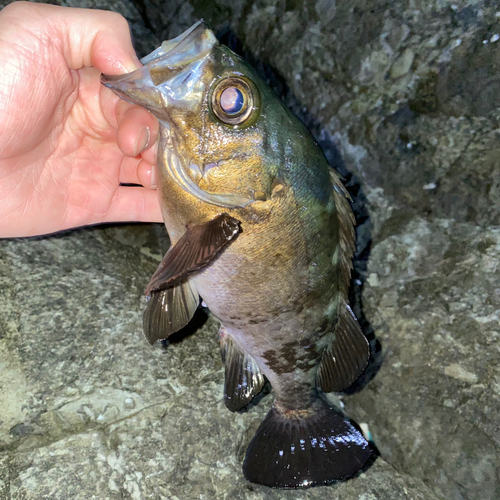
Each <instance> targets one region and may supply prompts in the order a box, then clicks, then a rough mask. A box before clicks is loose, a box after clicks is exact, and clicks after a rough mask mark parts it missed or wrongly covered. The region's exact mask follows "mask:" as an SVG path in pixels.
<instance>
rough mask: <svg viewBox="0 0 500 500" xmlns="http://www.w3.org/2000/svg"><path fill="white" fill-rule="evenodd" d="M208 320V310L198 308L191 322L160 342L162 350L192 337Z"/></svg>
mask: <svg viewBox="0 0 500 500" xmlns="http://www.w3.org/2000/svg"><path fill="white" fill-rule="evenodd" d="M207 320H208V310H207V309H205V308H204V307H199V308H198V309H197V310H196V312H195V313H194V316H193V318H192V319H191V321H190V322H189V323H188V324H187V325H186V326H185V327H184V328H182V329H181V330H179V331H178V332H175V333H173V334H172V335H170V337H168V339H164V340H162V341H161V345H162V347H163V348H165V349H167V348H168V346H169V345H170V344H178V343H179V342H182V341H183V340H184V339H185V338H186V337H189V336H191V335H194V334H195V333H196V332H197V331H198V330H199V329H200V328H201V327H202V326H203V325H204V324H205V323H206V322H207Z"/></svg>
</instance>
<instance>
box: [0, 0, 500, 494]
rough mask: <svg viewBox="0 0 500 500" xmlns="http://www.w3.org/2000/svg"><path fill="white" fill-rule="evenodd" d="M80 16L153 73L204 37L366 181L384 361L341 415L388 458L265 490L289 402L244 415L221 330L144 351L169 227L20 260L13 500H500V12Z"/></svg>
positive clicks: (234, 8)
mask: <svg viewBox="0 0 500 500" xmlns="http://www.w3.org/2000/svg"><path fill="white" fill-rule="evenodd" d="M68 4H70V5H74V6H76V5H77V6H85V7H95V8H112V9H113V10H117V11H119V12H121V13H122V14H124V15H125V16H126V17H127V19H129V21H130V22H131V24H132V31H133V33H134V35H135V37H136V42H137V48H138V52H139V54H140V55H144V54H146V53H147V52H148V51H149V50H151V49H152V48H154V47H155V46H156V45H157V44H158V42H159V41H160V40H162V39H165V38H171V37H173V36H176V35H178V34H179V33H180V32H181V31H182V30H184V29H185V28H187V27H189V26H190V25H191V24H192V23H193V22H194V21H195V20H196V19H197V18H199V17H204V18H205V19H206V20H207V22H208V23H209V24H210V25H211V26H212V27H213V28H214V29H216V30H217V32H218V33H219V35H221V36H222V37H223V39H224V40H225V41H226V42H228V43H230V44H232V45H233V46H237V48H239V49H242V50H243V51H244V53H245V54H246V55H247V56H248V57H249V58H250V59H251V60H253V61H254V62H258V61H260V63H259V68H260V69H261V70H262V71H264V72H266V73H265V74H266V75H267V76H268V77H269V78H270V80H271V83H272V84H273V85H274V86H275V87H276V88H277V90H279V91H280V92H281V94H282V95H283V97H284V99H285V100H286V101H287V103H288V104H289V105H291V106H292V108H293V109H294V110H295V111H296V112H297V113H299V115H300V116H301V117H302V118H303V119H304V120H305V121H306V122H307V123H308V125H310V126H311V127H312V129H313V130H314V132H315V133H316V135H317V138H318V140H319V141H320V143H321V144H322V146H323V147H324V148H325V152H326V154H327V156H328V158H329V159H330V161H331V162H332V164H334V165H335V166H336V167H337V168H338V169H339V170H340V171H341V172H342V173H343V174H344V175H345V176H346V178H347V180H348V186H349V187H350V189H351V192H352V194H353V196H354V197H355V204H354V206H355V208H356V211H357V216H358V222H359V228H358V233H359V244H358V253H357V269H356V270H357V274H356V276H355V278H356V280H358V282H357V284H356V286H355V293H354V297H355V298H357V303H356V310H357V312H358V313H359V314H360V316H361V318H363V326H364V327H365V330H366V332H367V333H368V334H369V336H370V338H372V344H373V346H374V348H375V349H374V351H375V356H374V362H373V365H372V367H371V369H370V370H369V373H368V376H367V377H365V379H364V381H362V383H360V384H358V386H362V385H365V387H364V388H362V390H358V391H357V392H355V393H354V394H351V395H346V396H344V397H343V401H344V403H345V405H346V411H347V413H348V415H350V416H352V417H353V418H354V419H355V420H356V421H357V422H360V423H361V422H363V423H367V424H368V426H369V429H370V431H371V433H372V436H373V440H374V442H375V444H376V446H377V447H378V449H379V451H380V453H381V457H382V458H379V459H378V460H377V461H376V462H375V463H374V465H373V466H372V467H371V468H370V469H368V470H367V471H366V472H365V473H363V474H361V475H360V476H359V477H356V478H354V479H352V480H350V481H347V482H345V483H339V484H336V485H333V486H330V487H323V488H315V489H311V490H306V491H302V492H298V493H297V492H289V491H275V490H268V489H265V488H259V487H255V486H251V485H249V484H248V483H246V482H245V481H244V480H243V478H242V477H241V469H240V467H241V461H242V459H243V456H244V451H245V448H246V444H247V443H248V442H249V440H250V439H251V437H252V435H253V432H254V431H255V430H256V427H257V426H258V424H259V422H260V419H261V418H262V417H263V415H264V414H265V412H266V410H267V408H268V407H269V405H270V403H271V396H270V395H266V396H264V397H263V398H262V400H261V401H260V402H259V404H257V405H252V406H251V407H250V408H249V409H248V411H245V412H241V413H237V414H231V413H230V412H228V411H227V410H226V409H225V408H224V405H223V403H222V378H223V370H222V364H221V361H220V356H219V353H218V346H217V340H216V331H217V321H216V320H215V319H214V318H209V319H208V321H206V323H204V324H203V326H202V327H201V328H200V329H199V330H198V331H196V333H194V334H193V335H190V336H187V337H186V338H184V339H183V340H182V342H178V343H172V344H171V345H169V346H167V347H166V348H164V347H160V346H157V347H155V348H153V349H151V348H150V347H149V346H148V345H147V344H146V343H145V341H144V340H143V338H142V334H141V309H142V292H143V289H144V287H145V285H146V283H147V281H148V278H149V276H150V274H151V273H152V272H153V270H154V269H155V266H156V263H157V262H158V260H159V259H160V255H161V253H162V251H164V250H165V248H166V242H165V240H164V239H162V248H161V249H160V247H159V246H158V237H159V235H160V236H161V235H162V233H161V231H160V229H158V226H131V227H124V226H122V227H113V228H111V227H109V228H104V229H88V230H81V231H77V232H69V233H67V234H64V235H60V236H55V237H50V238H43V239H35V240H33V239H30V240H17V241H2V242H0V282H1V286H0V304H1V311H2V312H1V313H0V374H1V376H0V498H6V499H7V498H9V499H10V498H12V499H14V498H33V499H35V498H36V499H38V498H51V499H52V498H54V499H58V498H60V499H66V498H76V499H78V498H81V499H84V498H85V499H89V498H99V499H100V498H138V499H139V498H157V499H163V498H165V499H169V500H170V499H176V498H178V499H182V500H184V499H195V498H206V499H212V498H217V499H219V498H220V499H224V498H227V499H230V498H231V499H232V498H241V499H243V498H244V499H285V498H301V499H305V498H325V497H326V496H327V497H328V498H339V499H340V498H342V499H346V500H351V499H356V500H372V499H384V500H385V499H387V500H391V499H434V498H437V499H452V500H473V499H474V500H475V499H477V498H481V499H482V500H483V499H484V500H494V499H497V498H500V478H499V475H498V474H499V472H498V471H499V470H500V437H499V436H500V418H499V417H498V415H499V414H500V363H499V360H500V285H499V284H498V283H500V279H499V278H500V268H499V261H500V227H499V224H500V97H499V96H500V45H499V44H500V40H499V38H500V37H498V34H500V5H499V4H498V3H496V2H487V1H475V0H463V1H458V2H449V1H446V0H439V1H430V0H426V1H413V0H411V1H402V0H396V1H394V2H390V3H387V2H381V1H380V0H378V1H375V0H371V1H370V0H353V1H352V2H334V1H327V0H318V1H316V2H313V1H309V2H305V1H300V0H299V1H296V2H285V1H284V0H267V1H265V2H264V1H260V2H251V1H242V0H233V1H231V2H227V1H225V0H215V1H214V2H211V3H208V2H201V1H198V0H191V1H190V2H185V1H180V0H178V1H169V2H168V3H165V2H159V1H158V0H151V1H149V2H148V3H143V2H139V1H138V0H137V2H136V3H135V4H134V3H130V2H117V3H115V2H108V1H105V0H103V1H102V2H90V1H89V2H76V1H73V2H68ZM235 37H237V39H239V40H240V42H241V44H242V45H241V46H240V45H238V44H236V42H235ZM269 67H272V68H273V69H274V73H271V72H269V71H268V69H269ZM162 238H164V236H162ZM367 259H368V260H367ZM360 297H362V300H360ZM202 322H203V321H202V318H200V323H202ZM372 332H374V334H375V336H376V339H377V340H378V342H380V345H381V347H382V350H381V351H380V352H377V346H378V344H377V342H376V340H375V339H373V334H372ZM379 365H380V369H378V368H379ZM377 369H378V371H377ZM370 377H373V378H372V379H371V380H369V379H370ZM389 464H390V465H389Z"/></svg>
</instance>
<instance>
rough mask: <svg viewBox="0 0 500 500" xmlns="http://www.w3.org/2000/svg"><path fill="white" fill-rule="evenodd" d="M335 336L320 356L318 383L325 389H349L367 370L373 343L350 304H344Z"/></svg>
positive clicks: (335, 390) (329, 390)
mask: <svg viewBox="0 0 500 500" xmlns="http://www.w3.org/2000/svg"><path fill="white" fill-rule="evenodd" d="M340 309H341V311H340V315H339V321H338V323H337V327H336V329H335V338H334V340H333V342H332V343H331V345H330V346H329V347H328V349H327V350H326V351H325V353H324V354H323V357H322V358H321V362H320V365H319V367H318V375H317V380H318V385H319V387H320V388H321V390H322V391H324V392H340V391H343V390H345V389H347V388H348V387H349V386H350V385H351V384H352V383H353V382H354V381H355V380H356V379H357V378H358V377H359V376H360V375H361V374H362V373H363V371H364V369H365V368H366V365H367V364H368V359H369V357H370V345H369V344H368V340H367V339H366V337H365V336H364V334H363V332H362V331H361V328H360V327H359V324H358V321H357V320H356V317H355V316H354V314H353V312H352V311H351V308H350V307H349V306H348V305H347V304H345V303H344V304H341V306H340Z"/></svg>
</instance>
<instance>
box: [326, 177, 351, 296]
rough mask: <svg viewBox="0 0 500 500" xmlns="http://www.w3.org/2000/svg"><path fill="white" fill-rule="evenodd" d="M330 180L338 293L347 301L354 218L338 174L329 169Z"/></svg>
mask: <svg viewBox="0 0 500 500" xmlns="http://www.w3.org/2000/svg"><path fill="white" fill-rule="evenodd" d="M330 178H331V180H332V187H333V199H334V201H335V208H336V209H337V223H338V225H339V245H340V260H339V269H340V285H341V290H340V292H341V294H342V297H343V299H344V300H347V294H348V293H349V283H350V281H351V271H352V268H353V264H352V255H353V253H354V250H355V248H356V232H355V231H354V225H355V224H356V218H355V217H354V214H353V213H352V209H351V205H350V204H349V201H352V198H351V196H350V195H349V193H348V192H347V189H346V188H345V186H344V184H342V181H341V180H340V176H339V174H337V172H335V170H333V169H330Z"/></svg>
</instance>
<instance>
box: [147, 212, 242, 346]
mask: <svg viewBox="0 0 500 500" xmlns="http://www.w3.org/2000/svg"><path fill="white" fill-rule="evenodd" d="M239 232H240V226H239V221H237V220H236V219H234V218H233V217H231V216H229V215H228V214H221V215H219V216H217V217H216V218H215V219H213V220H211V221H209V222H206V223H204V224H199V225H193V226H189V227H188V228H187V230H186V232H185V233H184V234H183V235H182V237H181V238H180V240H179V241H178V242H177V244H175V245H174V246H172V247H170V249H169V250H168V252H167V253H166V254H165V257H164V258H163V260H162V261H161V263H160V265H159V266H158V269H157V270H156V272H155V273H154V274H153V276H152V278H151V281H150V282H149V285H148V287H147V289H146V297H147V299H148V304H147V306H146V309H145V310H144V316H143V328H144V334H145V335H146V338H147V340H148V342H149V343H150V344H154V343H155V342H156V341H157V340H159V339H165V338H167V337H168V336H169V335H171V334H172V333H174V332H177V331H179V330H180V329H181V328H183V327H184V326H186V325H187V324H188V323H189V321H190V320H191V318H192V317H193V315H194V313H195V311H196V309H197V307H198V305H199V301H200V298H199V295H198V291H197V290H196V287H195V285H194V284H193V283H192V282H191V281H190V280H189V277H190V276H191V275H192V274H194V273H196V272H197V271H200V270H201V269H203V268H204V267H206V266H208V265H209V264H211V263H212V262H213V261H214V260H215V259H216V258H217V256H218V255H219V254H220V252H221V251H222V250H223V249H224V248H225V247H226V246H227V245H228V244H229V242H231V241H232V240H233V239H234V238H235V237H236V236H237V235H238V233H239Z"/></svg>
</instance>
